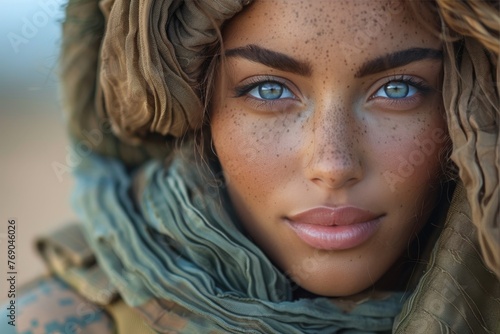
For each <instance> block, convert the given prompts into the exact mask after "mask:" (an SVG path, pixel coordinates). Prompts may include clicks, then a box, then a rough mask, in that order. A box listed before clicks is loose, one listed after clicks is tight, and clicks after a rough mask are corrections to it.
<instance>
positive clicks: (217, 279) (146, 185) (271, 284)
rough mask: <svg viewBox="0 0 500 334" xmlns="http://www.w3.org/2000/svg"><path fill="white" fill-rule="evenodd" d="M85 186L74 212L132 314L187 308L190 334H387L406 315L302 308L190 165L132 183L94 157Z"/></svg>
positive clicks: (371, 308) (118, 167) (83, 171)
mask: <svg viewBox="0 0 500 334" xmlns="http://www.w3.org/2000/svg"><path fill="white" fill-rule="evenodd" d="M200 173H201V174H200ZM75 176H76V180H77V186H76V191H75V193H74V198H73V204H74V206H75V208H76V211H77V213H78V214H79V216H80V217H81V219H82V220H83V221H84V222H86V231H87V234H88V239H89V242H90V244H91V246H92V248H93V250H94V251H95V253H96V257H97V260H98V262H99V264H100V266H101V267H102V268H103V269H104V271H105V272H106V274H107V275H108V276H109V277H110V279H111V282H112V283H113V284H114V285H115V286H116V287H117V288H118V290H119V292H120V294H121V296H122V297H123V298H124V300H125V301H126V302H127V304H129V305H131V306H136V307H141V306H143V305H147V304H148V302H151V300H158V299H159V300H164V302H165V301H166V302H169V303H173V305H176V306H179V307H180V308H181V310H182V312H181V313H182V314H183V315H184V318H187V319H189V321H188V322H187V324H186V323H183V326H182V327H181V328H180V329H182V330H179V332H181V333H209V332H211V331H213V332H215V333H227V332H231V333H241V332H244V333H337V332H340V331H342V333H376V332H387V331H390V329H391V328H392V324H393V321H394V317H395V316H396V315H397V314H398V313H399V312H400V310H401V307H402V303H403V301H404V298H403V294H402V293H390V294H389V293H388V294H379V296H378V297H373V296H372V297H371V298H370V297H368V298H360V299H361V301H352V300H350V301H343V300H342V299H335V298H326V297H321V298H313V299H298V300H292V292H293V289H294V286H293V284H292V282H291V281H290V280H289V279H288V278H287V277H286V275H284V274H283V273H282V272H280V271H279V270H278V269H277V268H276V267H275V266H274V265H273V264H272V263H271V262H270V261H269V259H268V258H267V257H266V256H265V255H264V254H263V253H262V251H261V250H260V249H259V248H258V247H257V246H256V245H255V244H253V243H252V242H251V241H250V240H249V239H248V238H247V237H246V236H245V235H244V233H242V231H241V230H240V228H239V226H238V224H235V223H233V221H234V220H233V219H231V214H230V213H229V212H228V211H227V210H225V209H224V205H223V204H222V202H221V196H220V194H219V192H218V191H217V188H213V186H211V185H210V182H208V183H207V182H206V180H207V169H205V168H202V167H200V168H199V169H197V168H193V161H192V159H189V158H188V159H186V157H185V156H184V157H177V158H176V159H174V161H173V162H172V164H171V166H170V167H168V168H166V167H164V166H163V164H162V163H160V162H158V161H152V162H150V163H147V164H146V165H145V166H144V167H143V168H141V169H140V170H138V171H136V172H135V173H132V172H127V170H126V168H125V166H124V165H123V164H122V163H121V162H120V161H118V160H115V159H112V158H104V157H101V156H98V155H97V154H91V155H89V156H88V157H87V158H86V159H85V161H83V162H82V163H81V164H80V165H78V167H77V168H76V169H75ZM358 299H359V298H358ZM346 306H347V307H346ZM168 308H169V309H171V308H172V305H170V306H169V307H168ZM186 314H188V316H187V317H186V316H185V315H186ZM170 325H172V324H170ZM178 329H179V328H178Z"/></svg>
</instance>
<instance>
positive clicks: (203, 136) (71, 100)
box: [22, 0, 500, 333]
mask: <svg viewBox="0 0 500 334" xmlns="http://www.w3.org/2000/svg"><path fill="white" fill-rule="evenodd" d="M249 2H250V1H217V2H215V1H214V2H212V1H208V2H199V3H198V2H189V1H187V2H181V1H179V2H170V1H156V2H154V1H147V2H144V1H143V2H139V1H132V2H125V1H114V2H112V1H102V2H100V3H99V6H100V10H101V11H102V13H103V14H104V18H105V21H106V23H105V28H103V27H102V26H100V24H102V20H101V19H100V18H98V17H97V16H96V15H97V14H96V12H97V10H98V7H97V4H96V3H94V2H88V3H87V2H85V3H81V2H72V3H70V4H69V6H68V18H67V21H66V23H65V36H66V37H65V41H66V45H65V48H64V51H63V58H62V66H63V79H64V90H65V92H64V94H65V101H66V103H67V109H68V110H70V113H71V117H72V118H71V124H70V127H71V132H72V136H73V138H74V140H75V141H74V146H75V152H76V154H77V155H79V157H80V158H81V162H80V163H78V164H77V165H76V166H75V175H76V179H77V188H76V191H75V197H74V203H75V208H76V210H77V212H78V213H79V215H80V217H81V218H82V221H83V222H84V223H85V233H86V238H87V240H88V242H89V244H90V246H88V245H86V244H84V243H82V244H78V245H80V246H78V247H77V246H75V240H76V241H77V242H80V240H81V238H80V237H79V233H80V230H79V229H76V230H75V229H71V230H69V232H68V231H66V232H62V233H63V234H62V235H63V236H62V237H61V236H55V237H53V238H47V239H44V240H41V241H40V243H39V247H40V250H41V252H42V254H43V255H44V257H45V258H46V259H47V261H48V262H49V264H50V265H51V267H52V268H53V270H54V271H55V272H56V273H57V275H58V276H59V277H61V278H62V279H63V280H64V281H65V282H66V283H68V284H70V285H71V286H73V288H74V289H76V290H77V291H79V292H80V293H81V294H83V295H84V296H85V297H86V298H88V299H90V300H91V301H93V302H94V303H97V304H100V305H102V306H103V307H105V308H106V310H107V311H108V313H104V312H103V311H102V310H97V309H94V311H93V312H92V313H89V312H86V313H84V315H85V316H86V317H85V318H84V317H83V316H82V314H80V317H75V314H76V312H77V309H76V308H71V307H70V308H67V307H66V308H65V309H66V312H69V313H68V314H67V315H66V317H60V319H59V320H57V321H56V322H57V326H63V325H65V326H68V324H72V325H74V328H79V329H82V330H87V331H89V332H97V331H98V332H104V330H108V331H109V330H110V328H112V327H113V326H115V327H114V328H115V329H116V330H117V331H118V332H120V333H121V332H126V331H127V330H128V331H130V332H138V331H139V330H144V331H157V332H179V333H209V332H210V333H228V332H229V333H238V332H245V333H332V332H345V333H368V332H390V331H391V330H392V331H393V332H396V333H403V332H404V333H418V332H420V333H434V332H441V331H443V330H445V329H444V328H446V330H450V331H452V332H460V333H469V332H470V333H478V332H484V333H494V332H496V331H500V327H499V326H500V325H499V321H498V319H500V314H499V310H500V304H499V300H500V299H499V296H500V285H499V281H498V276H500V271H499V269H500V266H499V257H498V250H499V247H498V243H499V240H500V238H499V235H498V226H497V224H498V218H499V217H498V115H499V111H498V98H499V96H498V88H497V86H496V82H497V75H498V72H496V73H495V71H497V63H498V54H499V45H498V43H497V42H498V40H497V42H495V38H498V32H499V27H498V21H499V17H500V15H499V14H498V10H499V9H498V4H495V3H492V4H488V3H486V2H484V3H456V2H450V3H449V2H447V1H442V2H437V3H431V2H422V3H413V4H408V3H404V2H389V1H387V2H385V1H384V2H375V3H373V2H369V1H366V2H365V1H363V2H351V1H335V2H334V1H294V0H290V1H282V2H279V3H275V2H269V1H259V0H256V1H254V2H253V3H251V4H250V3H249ZM416 13H418V14H419V15H415V14H416ZM233 16H234V17H233ZM441 19H442V20H443V26H441ZM80 22H85V25H82V24H81V23H80ZM94 22H95V26H94V28H95V30H96V31H102V30H103V29H104V30H105V32H106V34H105V35H104V37H103V38H102V40H101V35H100V34H98V33H95V32H89V29H90V28H89V27H92V26H91V24H92V23H94ZM444 22H446V24H448V25H444V24H445V23H444ZM83 26H85V27H86V28H85V29H82V27H83ZM165 27H166V29H165ZM214 27H215V28H214ZM219 27H220V29H221V30H220V36H219V29H218V28H219ZM438 29H439V31H442V34H441V35H438V34H437V33H436V31H438ZM89 59H93V61H89ZM96 67H97V68H98V72H97V75H98V77H99V81H98V84H97V86H96V91H94V90H93V89H92V90H86V91H83V90H82V87H88V86H91V87H94V86H93V83H94V82H95V79H96V71H95V68H96ZM92 69H94V70H92ZM95 102H97V103H96V105H97V108H94V103H95ZM202 111H204V112H202ZM108 120H109V124H110V126H111V128H112V131H108V130H109V128H108V127H107V124H108V123H107V122H108ZM175 138H177V139H180V140H175ZM450 139H451V144H450ZM165 142H167V146H166V145H165ZM172 143H178V144H179V146H177V147H174V145H173V144H172ZM451 145H452V146H453V148H452V153H451V157H452V158H453V159H454V161H455V163H456V164H457V166H458V169H459V172H458V177H457V176H453V175H454V172H453V170H454V169H453V165H452V163H451V161H450V160H449V156H450V154H449V153H450V152H449V151H450V148H451ZM165 156H168V158H167V159H165ZM462 183H463V184H462ZM467 198H468V199H467ZM469 206H470V208H469ZM64 233H67V234H66V235H64ZM70 233H72V234H70ZM477 235H479V238H477ZM478 239H479V241H478ZM89 247H90V248H89ZM90 249H91V250H90ZM92 252H93V253H94V254H95V258H96V259H97V262H98V263H99V265H98V266H97V265H95V264H94V262H93V261H94V257H93V255H92ZM480 252H482V255H481V254H480ZM483 259H484V261H485V262H486V264H487V265H488V267H487V266H486V265H484V264H483ZM492 271H494V272H492ZM495 273H496V275H497V276H495ZM89 282H92V284H90V285H91V286H89ZM43 284H45V286H47V285H50V284H52V286H51V289H55V290H57V291H58V292H57V293H61V294H67V295H65V296H66V297H65V298H67V299H68V301H67V303H71V305H75V304H77V303H75V302H74V298H77V297H71V296H70V295H71V294H72V292H68V291H71V290H69V289H67V288H64V287H63V286H62V287H61V286H57V287H56V286H55V283H54V281H53V280H49V281H44V282H43ZM36 289H37V288H36V287H35V288H34V289H33V290H32V291H31V292H30V293H31V295H33V294H36V293H37V290H36ZM49 295H50V296H49V297H46V298H48V299H50V300H54V297H53V294H49ZM37 296H38V297H40V296H41V293H39V292H38V295H37ZM78 298H80V297H78ZM117 298H118V299H119V300H118V301H116V300H115V299H117ZM43 302H44V301H43V298H42V299H41V301H40V300H39V301H38V302H35V303H33V304H31V305H29V303H27V304H26V306H25V307H26V310H28V311H23V313H24V312H26V314H29V316H25V317H26V318H25V319H26V320H28V319H30V321H31V320H33V319H35V318H31V316H35V313H36V312H39V305H41V303H43ZM80 303H84V304H85V302H83V301H80ZM80 305H82V304H80ZM85 305H86V304H85ZM30 310H31V311H30ZM37 310H38V311H37ZM68 310H71V311H68ZM137 314H141V315H142V320H138V319H139V318H137ZM37 316H38V318H37V319H36V322H35V324H33V322H32V321H31V322H29V321H25V322H23V325H22V326H24V330H32V331H36V330H37V329H40V328H41V327H42V326H40V323H41V322H45V320H41V319H42V318H43V319H52V318H53V310H51V312H47V314H42V315H40V313H38V315H37ZM47 323H50V322H47ZM112 323H113V325H112ZM57 326H56V325H54V326H53V328H56V327H57ZM133 326H137V327H133ZM45 330H46V331H47V328H45ZM59 330H61V328H59Z"/></svg>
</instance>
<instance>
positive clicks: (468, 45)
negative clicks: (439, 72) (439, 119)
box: [443, 37, 500, 278]
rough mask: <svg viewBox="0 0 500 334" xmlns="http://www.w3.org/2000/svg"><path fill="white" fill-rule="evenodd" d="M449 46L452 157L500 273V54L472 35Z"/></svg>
mask: <svg viewBox="0 0 500 334" xmlns="http://www.w3.org/2000/svg"><path fill="white" fill-rule="evenodd" d="M499 43H500V42H499ZM445 52H446V59H445V62H444V64H445V68H444V70H445V77H444V84H443V99H444V103H445V106H447V107H446V115H447V118H448V128H449V133H450V138H451V140H452V142H453V153H452V156H451V157H452V159H453V161H454V162H455V163H456V165H457V166H458V168H459V176H460V179H461V180H462V182H463V183H464V186H465V188H466V189H467V198H468V200H469V203H470V206H471V210H472V213H471V214H472V217H471V218H472V222H473V223H474V225H476V227H477V229H478V234H479V242H480V245H481V251H482V254H483V257H484V260H485V262H486V263H487V265H488V267H489V268H491V269H492V270H493V271H494V272H495V273H496V275H497V277H499V278H500V180H499V179H500V135H499V132H500V86H499V82H498V81H499V78H500V72H499V71H500V69H499V67H498V60H499V59H498V58H499V57H500V55H494V54H492V53H489V52H487V51H485V49H484V48H483V47H482V46H481V45H480V44H479V42H477V41H475V40H473V39H472V38H469V37H466V38H465V39H464V41H463V43H462V42H460V43H452V42H447V43H445ZM457 55H460V57H457Z"/></svg>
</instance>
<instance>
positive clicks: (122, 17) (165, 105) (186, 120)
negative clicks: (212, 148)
mask: <svg viewBox="0 0 500 334" xmlns="http://www.w3.org/2000/svg"><path fill="white" fill-rule="evenodd" d="M248 2H249V1H243V0H238V1H237V0H219V1H179V0H161V1H159V0H132V1H122V0H115V1H112V2H107V3H105V4H104V5H105V6H103V8H105V16H107V25H106V26H107V29H106V34H105V37H104V40H103V42H102V47H101V49H102V51H101V55H100V58H101V68H100V77H99V83H100V86H99V87H100V89H101V90H102V97H103V101H102V102H103V110H104V111H105V112H106V114H107V115H108V116H109V118H110V120H111V121H112V125H113V130H114V132H115V133H116V134H117V135H118V136H120V138H122V139H124V140H129V141H132V142H136V143H138V142H140V138H143V137H145V136H146V135H149V134H161V135H164V136H165V135H171V136H174V137H181V136H182V135H183V134H184V133H185V132H186V131H188V130H193V129H198V128H200V126H201V125H202V120H203V107H202V104H201V101H200V98H199V89H198V87H197V86H198V85H199V79H200V73H201V71H202V67H203V66H202V65H203V63H204V62H205V61H206V59H205V58H204V57H203V51H205V50H206V48H207V47H208V46H210V45H213V44H215V43H216V42H217V38H218V32H217V30H216V29H218V28H219V27H220V25H221V24H222V22H224V21H225V20H227V19H229V18H231V17H232V16H233V15H234V14H235V13H238V12H239V11H241V10H242V9H243V4H244V3H248Z"/></svg>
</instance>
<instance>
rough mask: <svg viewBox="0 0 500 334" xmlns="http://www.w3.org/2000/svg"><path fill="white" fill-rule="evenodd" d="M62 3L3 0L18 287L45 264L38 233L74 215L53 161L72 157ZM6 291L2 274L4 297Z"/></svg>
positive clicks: (6, 197) (2, 51)
mask: <svg viewBox="0 0 500 334" xmlns="http://www.w3.org/2000/svg"><path fill="white" fill-rule="evenodd" d="M63 4H64V2H63V1H61V0H2V2H1V4H0V156H1V161H0V163H1V166H0V171H1V173H0V273H1V274H2V275H1V276H0V277H4V276H5V275H6V272H7V271H8V268H7V263H6V261H7V246H8V244H7V240H6V232H7V224H8V219H9V218H15V219H16V224H17V226H16V260H15V262H16V271H17V273H18V274H17V285H18V286H19V285H21V284H23V283H25V282H27V281H29V280H31V279H33V278H34V277H36V276H38V275H41V274H42V273H43V272H44V270H45V268H44V266H43V264H42V262H41V261H40V259H39V257H38V256H37V255H36V254H35V252H34V251H33V247H32V244H33V240H34V238H35V237H36V236H39V235H42V234H43V233H47V232H48V231H50V230H51V229H53V228H55V227H57V226H59V225H61V224H65V223H67V222H69V221H71V220H73V219H74V214H73V212H72V210H71V207H70V204H69V194H70V191H71V187H72V184H73V182H72V180H71V177H70V175H69V174H65V175H63V177H62V179H58V177H57V175H56V173H55V171H54V169H53V166H52V165H53V163H54V162H59V163H62V164H64V163H65V159H66V154H67V151H66V150H67V144H68V141H67V138H66V136H65V129H64V117H63V113H62V111H61V109H60V106H59V102H58V95H57V91H58V83H57V57H58V48H59V43H60V21H61V18H62V12H61V7H62V5H63ZM30 24H31V26H30ZM30 28H31V30H30ZM5 298H6V282H5V280H4V279H0V300H2V299H5Z"/></svg>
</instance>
